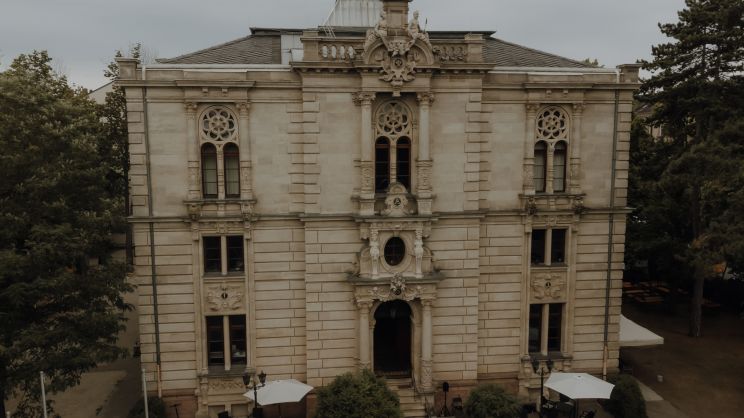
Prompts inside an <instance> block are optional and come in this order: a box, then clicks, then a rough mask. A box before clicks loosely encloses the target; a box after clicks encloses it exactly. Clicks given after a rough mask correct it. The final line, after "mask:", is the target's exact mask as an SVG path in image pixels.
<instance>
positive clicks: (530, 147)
mask: <svg viewBox="0 0 744 418" xmlns="http://www.w3.org/2000/svg"><path fill="white" fill-rule="evenodd" d="M539 108H540V105H539V104H536V103H527V106H526V110H527V116H526V120H525V130H524V132H525V136H524V194H525V195H534V194H535V178H534V176H535V138H536V137H537V134H536V132H535V118H536V117H537V110H538V109H539Z"/></svg>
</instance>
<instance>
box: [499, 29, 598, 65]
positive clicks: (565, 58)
mask: <svg viewBox="0 0 744 418" xmlns="http://www.w3.org/2000/svg"><path fill="white" fill-rule="evenodd" d="M490 39H492V40H494V41H497V42H501V43H504V44H507V45H511V46H515V47H518V48H522V49H526V50H528V51H531V52H535V53H537V54H542V55H546V56H549V57H554V58H560V59H564V60H566V61H570V62H572V63H574V64H579V65H581V66H582V67H587V68H589V67H591V66H590V65H588V64H587V63H585V62H581V61H577V60H575V59H572V58H567V57H564V56H562V55H557V54H553V53H550V52H545V51H541V50H539V49H535V48H530V47H528V46H524V45H520V44H515V43H514V42H509V41H505V40H503V39H501V38H497V37H495V36H491V38H490Z"/></svg>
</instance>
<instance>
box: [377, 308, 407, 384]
mask: <svg viewBox="0 0 744 418" xmlns="http://www.w3.org/2000/svg"><path fill="white" fill-rule="evenodd" d="M374 351H375V356H374V360H375V372H376V373H377V374H382V375H388V376H390V375H405V376H409V375H410V374H411V307H410V306H409V305H408V304H407V303H406V302H403V301H400V300H395V301H391V302H386V303H383V304H382V305H380V306H379V307H378V308H377V311H376V312H375V332H374Z"/></svg>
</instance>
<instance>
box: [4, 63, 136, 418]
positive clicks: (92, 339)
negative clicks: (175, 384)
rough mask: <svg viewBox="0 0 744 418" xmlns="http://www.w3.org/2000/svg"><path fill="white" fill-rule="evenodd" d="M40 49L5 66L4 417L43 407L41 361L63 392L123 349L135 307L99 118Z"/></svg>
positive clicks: (53, 387) (51, 384) (53, 388)
mask: <svg viewBox="0 0 744 418" xmlns="http://www.w3.org/2000/svg"><path fill="white" fill-rule="evenodd" d="M50 62H51V60H50V58H49V57H48V55H47V54H46V53H45V52H34V53H33V54H29V55H21V56H19V57H18V58H17V59H16V60H15V61H14V62H13V63H12V65H11V66H10V68H9V69H8V70H6V71H4V72H2V73H0V149H2V152H0V178H2V181H0V395H1V396H0V416H4V415H5V401H6V400H7V399H8V398H9V397H10V396H14V395H15V396H21V402H20V405H19V408H18V411H17V412H16V415H15V416H17V417H26V416H28V417H38V416H41V414H40V412H39V408H40V405H39V404H40V402H39V396H38V395H39V391H40V388H39V372H40V371H44V372H45V374H46V375H47V376H48V379H49V380H48V382H47V389H48V390H49V391H50V392H58V391H62V390H64V389H66V388H68V387H70V386H74V385H76V384H78V383H79V382H80V378H81V375H82V373H84V372H85V371H88V370H90V369H92V368H94V367H95V366H96V365H97V364H99V363H101V362H107V361H113V360H115V359H117V358H119V357H120V356H121V355H123V354H124V350H122V349H120V348H119V347H117V345H116V340H117V335H118V334H119V332H120V331H122V330H123V329H124V323H125V317H124V313H125V311H126V310H128V309H130V307H129V306H128V305H127V304H126V303H125V302H124V300H123V298H122V294H123V293H124V292H127V291H130V290H131V288H130V286H129V285H128V284H127V283H126V280H125V279H126V276H125V269H124V266H123V264H121V263H116V262H114V261H113V260H111V257H110V249H111V233H112V231H114V230H116V229H117V228H121V225H122V223H123V222H124V219H123V216H122V208H121V198H120V196H119V194H120V193H121V190H118V189H116V188H112V186H111V182H110V181H109V176H110V175H111V172H112V171H117V170H119V169H118V168H114V167H112V165H113V164H114V163H112V160H111V158H110V156H109V155H107V153H106V152H105V150H104V148H105V147H104V146H102V144H101V143H100V141H101V138H103V137H104V131H105V128H104V124H105V121H103V120H102V118H101V114H100V112H99V109H98V108H97V107H96V105H95V104H94V103H93V102H91V101H90V100H89V99H88V97H87V92H86V91H84V90H83V89H74V88H71V87H70V86H69V85H68V83H67V80H66V79H65V78H64V77H61V76H59V75H57V74H55V73H54V71H53V70H52V67H51V66H50Z"/></svg>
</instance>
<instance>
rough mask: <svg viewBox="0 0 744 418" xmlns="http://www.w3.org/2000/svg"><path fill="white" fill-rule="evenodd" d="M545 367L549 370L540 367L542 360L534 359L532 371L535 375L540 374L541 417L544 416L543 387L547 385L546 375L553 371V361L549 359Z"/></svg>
mask: <svg viewBox="0 0 744 418" xmlns="http://www.w3.org/2000/svg"><path fill="white" fill-rule="evenodd" d="M545 365H546V366H547V369H545V368H544V367H540V366H541V365H540V360H538V359H536V358H533V359H532V370H533V371H534V372H535V373H538V372H539V373H540V417H542V416H543V390H544V386H543V385H544V383H545V375H547V374H550V372H552V371H553V359H548V360H547V361H546V362H545Z"/></svg>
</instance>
